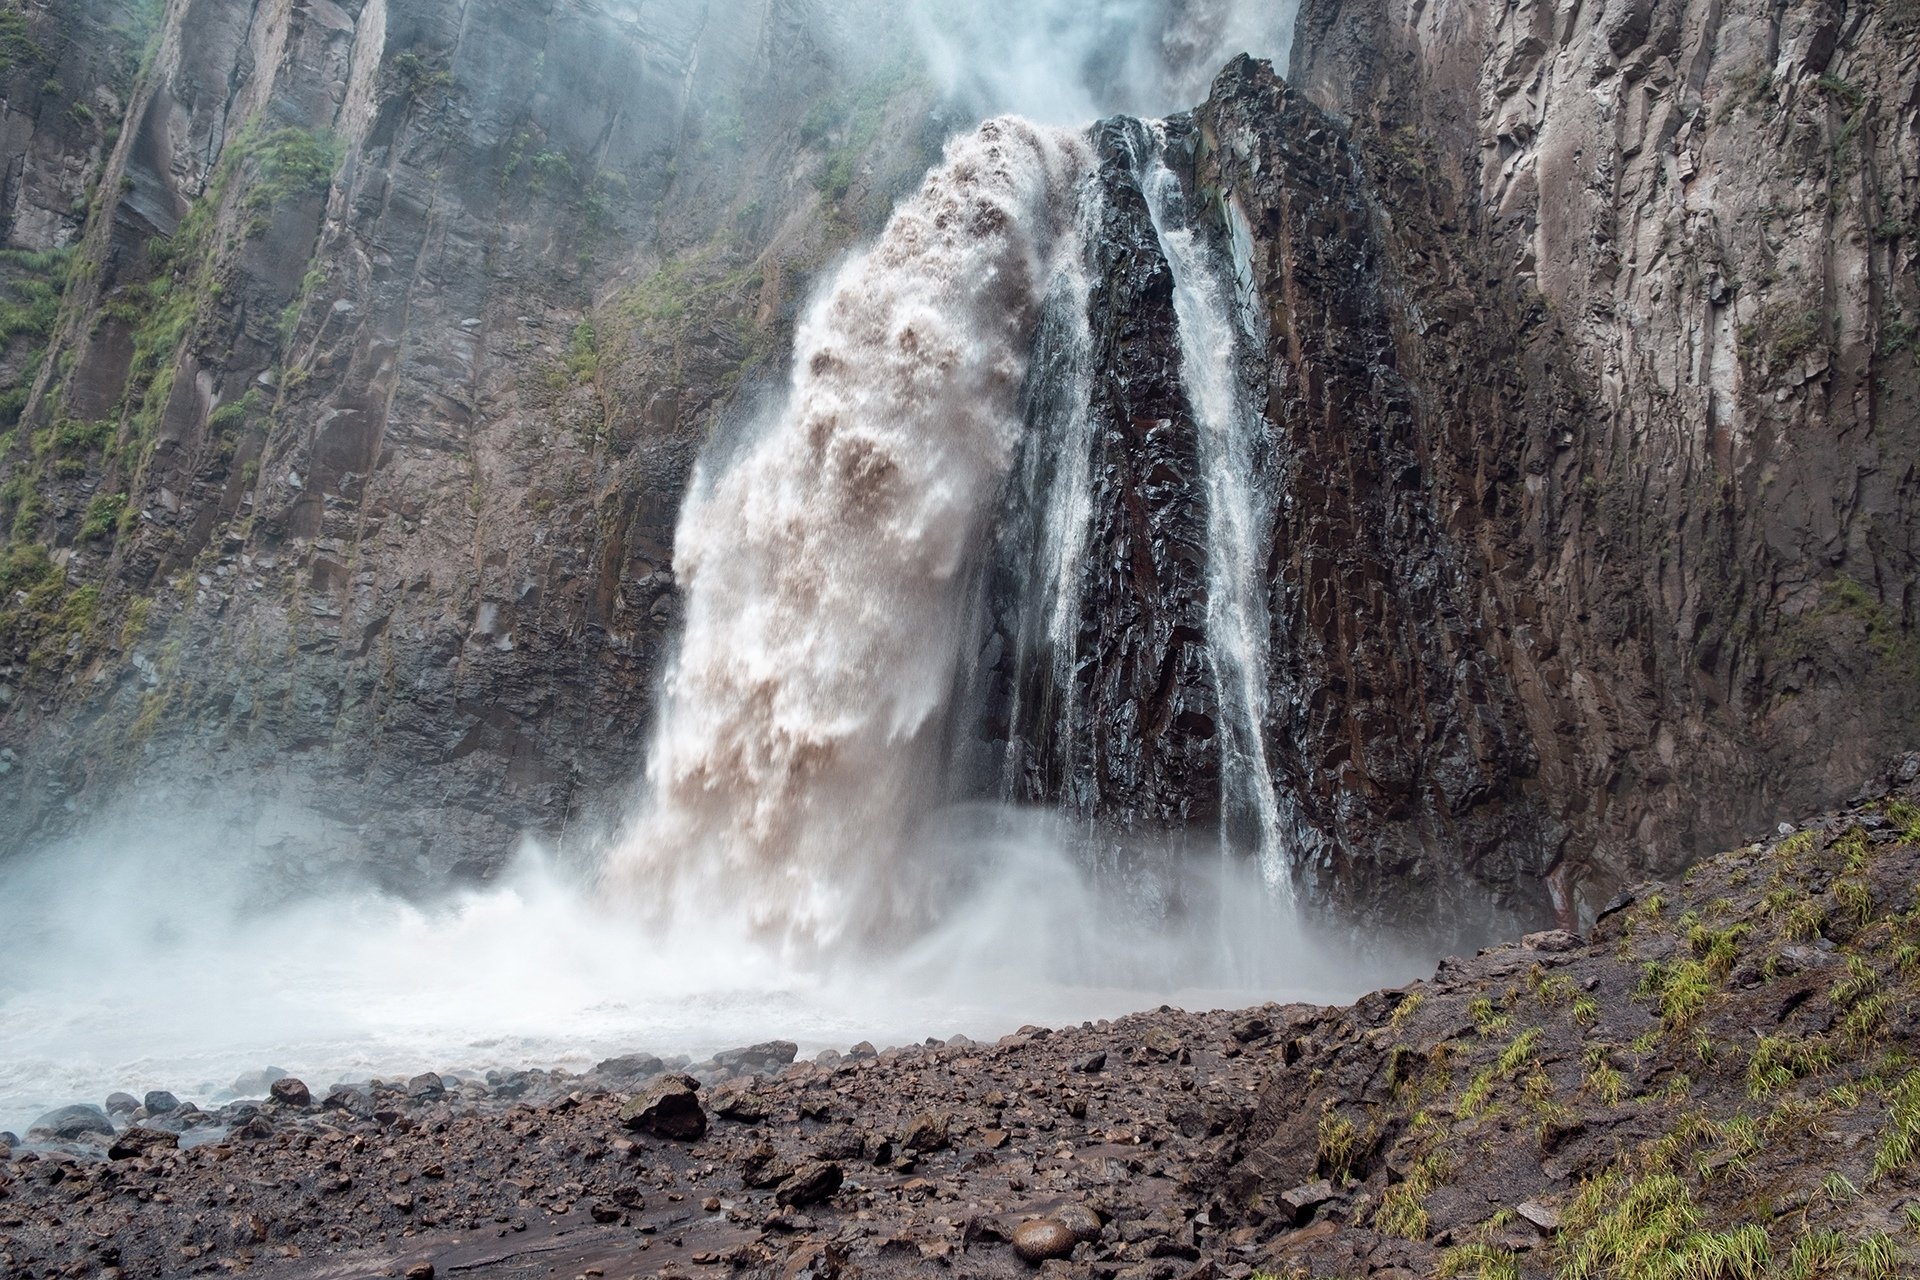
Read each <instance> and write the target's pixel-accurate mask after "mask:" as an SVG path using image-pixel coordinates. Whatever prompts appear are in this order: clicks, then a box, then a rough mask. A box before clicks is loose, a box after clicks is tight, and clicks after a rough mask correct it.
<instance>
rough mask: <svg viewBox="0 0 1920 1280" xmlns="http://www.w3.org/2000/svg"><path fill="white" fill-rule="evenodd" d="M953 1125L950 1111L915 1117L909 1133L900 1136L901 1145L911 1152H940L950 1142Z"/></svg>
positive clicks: (929, 1112)
mask: <svg viewBox="0 0 1920 1280" xmlns="http://www.w3.org/2000/svg"><path fill="white" fill-rule="evenodd" d="M952 1125H953V1113H952V1112H950V1111H928V1112H925V1113H924V1114H922V1115H920V1116H917V1117H915V1119H914V1121H913V1123H912V1124H910V1125H908V1126H907V1131H906V1132H905V1133H903V1134H901V1135H900V1145H901V1146H903V1147H905V1148H907V1149H908V1150H910V1151H939V1150H940V1149H941V1148H943V1147H945V1146H946V1145H947V1143H948V1142H949V1141H950V1136H949V1130H950V1129H951V1128H952Z"/></svg>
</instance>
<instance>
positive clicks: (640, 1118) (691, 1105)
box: [620, 1076, 707, 1142]
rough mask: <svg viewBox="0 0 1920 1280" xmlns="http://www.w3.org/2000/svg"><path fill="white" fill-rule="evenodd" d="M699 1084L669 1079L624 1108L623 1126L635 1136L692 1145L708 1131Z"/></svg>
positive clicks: (634, 1099) (638, 1095) (679, 1077)
mask: <svg viewBox="0 0 1920 1280" xmlns="http://www.w3.org/2000/svg"><path fill="white" fill-rule="evenodd" d="M699 1087H700V1086H699V1083H698V1082H697V1081H695V1080H694V1079H692V1078H691V1077H689V1076H668V1077H666V1078H665V1079H663V1080H661V1081H660V1082H659V1083H657V1084H655V1085H654V1086H653V1087H652V1088H650V1089H648V1090H646V1091H645V1092H644V1093H639V1094H635V1095H634V1096H633V1097H632V1098H630V1099H628V1101H627V1103H626V1105H625V1106H623V1107H621V1108H620V1123H621V1124H623V1125H625V1126H626V1127H627V1128H629V1129H632V1130H634V1131H635V1132H645V1133H651V1134H656V1135H658V1136H659V1137H662V1138H674V1139H678V1140H679V1141H681V1142H692V1141H693V1140H695V1139H696V1138H699V1137H701V1136H703V1135H704V1134H705V1133H706V1131H707V1113H706V1112H705V1111H704V1110H702V1109H701V1107H700V1098H699V1094H698V1092H697V1090H698V1089H699Z"/></svg>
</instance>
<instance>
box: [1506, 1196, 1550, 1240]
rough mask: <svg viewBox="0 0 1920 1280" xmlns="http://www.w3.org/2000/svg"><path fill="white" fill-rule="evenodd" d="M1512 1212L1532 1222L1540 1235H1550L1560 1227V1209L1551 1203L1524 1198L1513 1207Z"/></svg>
mask: <svg viewBox="0 0 1920 1280" xmlns="http://www.w3.org/2000/svg"><path fill="white" fill-rule="evenodd" d="M1514 1212H1515V1213H1516V1214H1518V1215H1519V1216H1520V1217H1521V1218H1522V1219H1524V1220H1525V1221H1527V1222H1530V1223H1532V1224H1533V1226H1534V1227H1535V1228H1536V1229H1538V1230H1539V1232H1540V1233H1541V1234H1542V1235H1551V1234H1552V1233H1553V1232H1555V1231H1558V1230H1559V1229H1560V1211H1559V1210H1558V1209H1556V1208H1554V1207H1553V1206H1552V1205H1547V1204H1542V1203H1541V1202H1540V1201H1538V1200H1525V1201H1522V1202H1521V1203H1520V1204H1519V1205H1518V1206H1516V1207H1515V1208H1514Z"/></svg>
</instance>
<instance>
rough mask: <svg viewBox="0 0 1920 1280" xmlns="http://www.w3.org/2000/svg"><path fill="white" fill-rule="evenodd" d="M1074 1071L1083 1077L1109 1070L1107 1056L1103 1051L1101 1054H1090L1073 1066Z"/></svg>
mask: <svg viewBox="0 0 1920 1280" xmlns="http://www.w3.org/2000/svg"><path fill="white" fill-rule="evenodd" d="M1073 1069H1074V1070H1075V1071H1078V1072H1080V1073H1081V1074H1083V1075H1095V1074H1097V1073H1099V1072H1101V1071H1105V1070H1106V1069H1107V1054H1106V1051H1105V1050H1104V1049H1103V1050H1101V1051H1100V1052H1099V1053H1090V1054H1088V1055H1087V1056H1086V1057H1084V1058H1081V1059H1079V1060H1078V1061H1076V1062H1075V1063H1074V1064H1073Z"/></svg>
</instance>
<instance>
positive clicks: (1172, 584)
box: [981, 120, 1220, 832]
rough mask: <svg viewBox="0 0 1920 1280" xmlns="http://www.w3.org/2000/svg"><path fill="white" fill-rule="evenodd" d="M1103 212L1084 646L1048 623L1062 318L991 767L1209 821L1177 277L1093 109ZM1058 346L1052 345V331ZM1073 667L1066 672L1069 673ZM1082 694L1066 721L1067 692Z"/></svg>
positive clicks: (1032, 400)
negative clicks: (1046, 576)
mask: <svg viewBox="0 0 1920 1280" xmlns="http://www.w3.org/2000/svg"><path fill="white" fill-rule="evenodd" d="M1094 143H1095V147H1096V150H1097V152H1098V156H1099V169H1098V172H1097V173H1096V175H1095V176H1094V178H1093V182H1094V183H1095V184H1096V186H1097V188H1098V192H1099V217H1098V219H1097V221H1096V222H1095V224H1094V225H1093V226H1092V227H1091V228H1090V229H1089V230H1088V239H1087V243H1086V245H1085V248H1084V251H1085V253H1086V255H1087V262H1086V267H1087V271H1088V274H1089V277H1090V282H1091V292H1090V297H1089V300H1088V307H1087V311H1088V315H1087V319H1088V323H1089V325H1090V327H1091V351H1090V352H1089V354H1088V369H1089V370H1090V373H1091V378H1092V384H1091V393H1090V397H1089V403H1088V410H1087V411H1088V415H1089V421H1088V424H1087V435H1086V439H1085V442H1084V443H1085V447H1086V449H1087V453H1088V456H1087V457H1086V458H1084V459H1081V460H1080V462H1082V463H1083V464H1084V465H1085V466H1086V467H1087V468H1088V469H1089V473H1090V479H1091V495H1090V496H1091V527H1090V529H1089V531H1088V535H1087V536H1088V545H1087V547H1086V552H1085V556H1084V558H1083V559H1082V560H1081V561H1080V562H1079V565H1078V570H1077V571H1078V573H1079V575H1080V576H1079V578H1078V580H1077V581H1072V582H1069V583H1067V584H1066V586H1065V589H1066V590H1067V592H1069V593H1070V594H1071V595H1072V596H1073V597H1074V598H1076V599H1077V600H1078V602H1079V612H1078V616H1077V617H1076V618H1075V619H1074V627H1075V631H1074V635H1073V637H1072V639H1071V644H1072V652H1071V653H1070V654H1064V655H1063V654H1060V653H1058V652H1056V651H1055V648H1054V645H1053V641H1052V639H1051V638H1050V637H1049V636H1048V635H1047V634H1046V631H1047V621H1048V615H1049V614H1050V611H1051V609H1052V601H1051V599H1041V598H1038V597H1037V596H1036V594H1035V593H1036V591H1037V590H1039V589H1040V588H1042V587H1043V586H1044V585H1045V584H1044V583H1042V582H1041V581H1040V578H1041V576H1042V569H1041V558H1042V555H1043V547H1042V543H1043V540H1044V533H1043V531H1042V522H1043V520H1044V507H1045V505H1046V503H1047V502H1048V501H1050V500H1057V499H1058V497H1059V495H1058V493H1057V492H1055V490H1056V488H1057V486H1058V484H1059V480H1058V477H1059V476H1060V474H1062V473H1063V472H1064V470H1065V469H1066V468H1068V467H1069V466H1071V465H1073V463H1074V461H1075V460H1074V459H1072V458H1070V457H1069V456H1067V453H1066V452H1065V451H1066V450H1070V449H1072V448H1076V447H1079V446H1080V443H1081V442H1079V441H1076V440H1074V439H1073V438H1072V437H1071V435H1070V434H1067V433H1066V430H1065V423H1064V416H1065V415H1068V414H1070V412H1071V405H1070V403H1068V400H1069V398H1070V396H1071V388H1070V387H1069V386H1066V385H1060V384H1061V383H1064V382H1066V381H1068V380H1070V378H1071V374H1072V370H1071V364H1072V361H1071V351H1070V350H1069V349H1067V348H1068V347H1069V345H1070V335H1069V333H1068V329H1069V325H1068V323H1067V322H1066V320H1065V318H1063V317H1056V316H1049V317H1048V318H1047V320H1046V321H1045V322H1043V325H1042V332H1041V336H1040V339H1039V342H1040V349H1039V350H1038V352H1037V353H1036V358H1035V367H1034V372H1033V374H1032V375H1031V384H1030V386H1029V391H1028V419H1029V423H1028V428H1029V429H1028V433H1027V437H1026V444H1025V446H1024V447H1025V449H1026V451H1027V452H1026V455H1025V456H1023V458H1022V459H1021V461H1020V463H1019V464H1018V467H1017V475H1018V476H1019V477H1020V478H1021V482H1020V483H1018V484H1016V486H1015V488H1014V490H1013V492H1012V493H1011V495H1010V502H1011V503H1012V504H1013V507H1014V508H1015V509H1014V510H1011V511H1010V512H1009V513H1008V516H1007V518H1006V519H1005V520H1004V521H1003V526H1004V532H1003V534H1002V540H1001V545H1000V546H999V548H998V549H997V551H996V557H995V562H994V566H993V569H992V572H991V581H990V586H989V597H990V599H989V612H990V614H991V620H990V627H991V634H990V637H989V639H988V642H987V648H988V660H987V661H986V662H984V663H983V666H984V667H985V673H984V677H983V679H982V682H981V683H982V684H983V685H984V686H985V692H984V695H983V703H984V706H985V717H984V722H983V726H984V727H983V729H982V733H983V736H984V737H985V738H986V739H987V740H988V742H989V745H990V750H989V752H988V753H987V757H988V764H987V767H988V768H989V769H997V770H998V774H997V777H998V782H997V785H998V786H999V787H1000V788H1001V789H1002V790H1003V792H1004V794H1005V795H1006V796H1007V798H1009V799H1012V800H1015V801H1019V802H1026V803H1032V802H1040V803H1046V804H1050V805H1055V806H1058V807H1060V808H1062V809H1064V810H1065V811H1067V812H1069V813H1071V814H1074V815H1076V816H1078V817H1082V818H1097V819H1098V820H1099V821H1100V822H1102V823H1104V824H1106V825H1108V826H1110V827H1113V828H1116V829H1119V830H1131V829H1143V830H1148V831H1155V832H1167V831H1171V830H1176V829H1178V828H1181V827H1183V826H1185V825H1187V824H1189V823H1199V824H1203V825H1204V824H1207V823H1208V822H1210V820H1211V819H1212V818H1213V816H1214V815H1215V814H1216V813H1217V811H1218V808H1219V800H1220V797H1219V780H1220V760H1219V744H1218V742H1217V740H1216V732H1215V727H1216V719H1217V710H1216V699H1215V696H1214V690H1213V685H1212V676H1211V673H1210V670H1209V667H1208V663H1207V652H1206V610H1207V592H1206V556H1205V549H1204V548H1205V540H1206V506H1205V503H1204V501H1203V498H1202V489H1203V479H1202V477H1201V475H1200V461H1199V451H1198V442H1197V439H1196V434H1195V427H1194V422H1193V411H1192V408H1191V406H1190V405H1189V404H1188V402H1187V398H1186V392H1185V390H1184V387H1183V384H1182V380H1181V356H1180V342H1179V329H1178V320H1177V317H1176V316H1175V313H1174V281H1173V273H1172V270H1171V269H1170V268H1169V266H1168V264H1167V260H1166V256H1165V255H1164V253H1162V251H1161V248H1160V242H1159V237H1158V235H1157V234H1156V232H1155V230H1154V227H1153V221H1152V218H1151V216H1150V215H1149V212H1148V207H1147V202H1146V198H1145V196H1144V195H1143V194H1142V193H1141V190H1140V185H1139V180H1138V178H1137V176H1136V174H1135V167H1136V160H1137V157H1138V156H1139V155H1140V153H1141V149H1142V148H1143V146H1144V145H1145V143H1144V138H1143V135H1142V132H1141V127H1140V126H1139V125H1138V124H1137V123H1136V122H1133V121H1128V120H1110V121H1106V122H1103V123H1102V124H1100V125H1098V126H1096V128H1095V130H1094ZM1050 344H1051V345H1050ZM1063 666H1065V667H1066V668H1068V669H1070V671H1071V676H1070V686H1071V687H1062V686H1061V685H1060V683H1059V680H1058V679H1057V672H1058V671H1059V670H1060V669H1061V668H1062V667H1063ZM1068 705H1072V707H1073V708H1074V713H1073V716H1072V718H1071V721H1069V720H1068V719H1067V718H1066V716H1065V715H1064V709H1065V708H1066V707H1067V706H1068Z"/></svg>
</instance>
